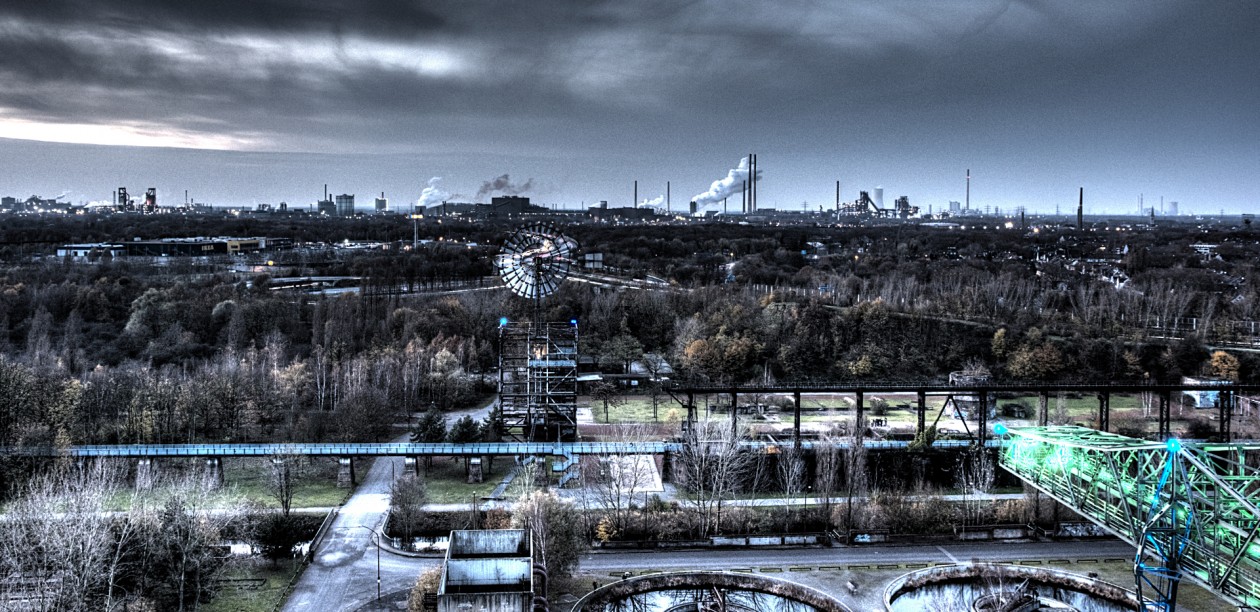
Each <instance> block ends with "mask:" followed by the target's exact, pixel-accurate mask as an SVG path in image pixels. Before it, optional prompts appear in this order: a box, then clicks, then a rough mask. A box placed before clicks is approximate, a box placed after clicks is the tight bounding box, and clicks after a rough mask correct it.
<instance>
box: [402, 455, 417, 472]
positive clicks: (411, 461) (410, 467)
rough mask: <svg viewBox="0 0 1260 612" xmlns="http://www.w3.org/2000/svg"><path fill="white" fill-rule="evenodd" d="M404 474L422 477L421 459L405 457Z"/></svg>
mask: <svg viewBox="0 0 1260 612" xmlns="http://www.w3.org/2000/svg"><path fill="white" fill-rule="evenodd" d="M403 473H404V474H411V475H412V476H419V475H420V458H419V457H403Z"/></svg>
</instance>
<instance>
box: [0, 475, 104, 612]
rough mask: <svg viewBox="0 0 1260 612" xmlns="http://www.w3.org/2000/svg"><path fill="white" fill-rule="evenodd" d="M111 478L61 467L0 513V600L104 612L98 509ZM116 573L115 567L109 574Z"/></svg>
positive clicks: (34, 481) (101, 532)
mask: <svg viewBox="0 0 1260 612" xmlns="http://www.w3.org/2000/svg"><path fill="white" fill-rule="evenodd" d="M118 479H119V474H118V473H117V472H116V471H113V470H110V469H109V468H108V467H107V466H106V465H105V464H101V463H93V464H88V465H73V464H71V465H69V466H66V467H64V468H63V469H58V470H54V471H51V472H48V473H45V474H43V475H40V476H36V477H35V478H33V479H32V480H31V481H30V482H29V483H27V485H26V487H25V489H24V490H23V491H22V492H21V493H20V496H19V497H18V498H17V499H16V500H15V501H14V502H13V503H12V504H10V506H9V507H8V509H7V511H6V519H5V528H4V529H3V530H0V574H3V575H4V576H6V577H8V578H9V580H5V581H4V582H3V583H0V584H2V585H3V586H0V590H3V591H5V592H4V593H3V599H4V600H7V601H14V600H20V599H28V600H31V601H37V602H39V606H40V607H41V608H42V609H47V610H91V609H99V608H105V609H108V608H109V607H110V606H111V605H112V602H110V601H109V595H110V594H112V592H113V587H114V585H113V584H112V583H111V582H109V581H110V579H111V578H114V577H115V575H116V574H115V572H112V571H111V567H112V566H114V565H113V562H116V557H115V555H114V554H113V553H114V544H115V540H114V535H113V532H112V528H111V527H112V526H111V522H112V521H111V518H110V515H109V514H108V513H107V512H105V507H106V503H107V502H108V501H109V497H110V496H111V494H112V493H113V491H114V489H115V487H116V485H117V482H118ZM114 567H116V566H114Z"/></svg>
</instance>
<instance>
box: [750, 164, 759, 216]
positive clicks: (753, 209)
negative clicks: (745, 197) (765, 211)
mask: <svg viewBox="0 0 1260 612" xmlns="http://www.w3.org/2000/svg"><path fill="white" fill-rule="evenodd" d="M751 176H752V191H750V192H748V193H749V195H751V196H752V199H751V200H750V202H749V205H748V209H749V212H757V154H756V153H753V154H752V174H751Z"/></svg>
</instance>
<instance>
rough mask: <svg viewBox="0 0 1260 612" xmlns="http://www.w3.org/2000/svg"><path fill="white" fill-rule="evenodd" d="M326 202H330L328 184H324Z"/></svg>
mask: <svg viewBox="0 0 1260 612" xmlns="http://www.w3.org/2000/svg"><path fill="white" fill-rule="evenodd" d="M324 201H328V183H324Z"/></svg>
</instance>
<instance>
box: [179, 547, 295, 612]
mask: <svg viewBox="0 0 1260 612" xmlns="http://www.w3.org/2000/svg"><path fill="white" fill-rule="evenodd" d="M300 569H301V563H300V562H299V561H298V560H297V559H285V560H282V561H278V562H276V563H274V564H273V563H272V562H271V561H267V560H265V559H262V558H261V557H248V558H239V559H237V560H233V561H232V562H231V564H230V565H229V566H228V568H226V569H225V570H224V571H223V572H222V573H221V574H220V575H219V582H218V585H219V588H218V592H217V593H216V594H215V596H214V599H213V600H211V601H210V603H208V604H205V605H203V606H201V609H202V610H204V611H205V612H255V611H257V612H271V611H272V610H275V609H276V606H278V605H279V604H280V603H281V602H282V601H283V600H284V598H285V596H286V594H287V593H286V591H287V589H288V587H289V582H290V581H292V580H294V576H295V575H296V574H297V573H298V571H299V570H300Z"/></svg>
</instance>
